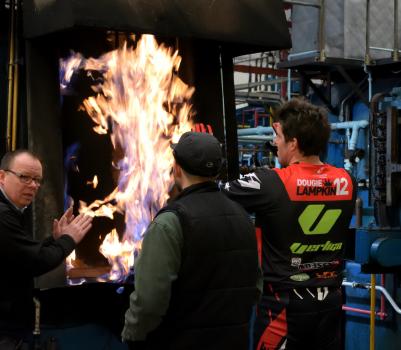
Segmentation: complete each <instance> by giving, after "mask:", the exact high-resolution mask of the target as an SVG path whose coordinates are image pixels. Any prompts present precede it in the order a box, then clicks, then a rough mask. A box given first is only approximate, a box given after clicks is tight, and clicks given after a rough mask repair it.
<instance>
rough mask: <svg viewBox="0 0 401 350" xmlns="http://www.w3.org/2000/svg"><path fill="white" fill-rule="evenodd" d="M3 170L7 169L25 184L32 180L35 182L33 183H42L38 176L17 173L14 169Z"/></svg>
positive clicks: (38, 184)
mask: <svg viewBox="0 0 401 350" xmlns="http://www.w3.org/2000/svg"><path fill="white" fill-rule="evenodd" d="M4 171H7V172H9V173H11V174H13V175H15V176H16V177H18V178H19V180H20V181H21V182H22V183H23V184H26V185H30V184H31V183H32V181H33V182H34V183H35V185H37V186H40V185H42V184H43V179H42V178H39V177H32V176H28V175H24V174H21V173H17V172H16V171H14V170H10V169H4Z"/></svg>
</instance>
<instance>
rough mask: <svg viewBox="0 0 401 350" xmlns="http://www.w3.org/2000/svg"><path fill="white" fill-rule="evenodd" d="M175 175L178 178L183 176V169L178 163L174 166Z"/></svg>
mask: <svg viewBox="0 0 401 350" xmlns="http://www.w3.org/2000/svg"><path fill="white" fill-rule="evenodd" d="M173 174H174V176H176V177H181V175H182V169H181V167H180V166H179V165H178V163H177V162H174V164H173Z"/></svg>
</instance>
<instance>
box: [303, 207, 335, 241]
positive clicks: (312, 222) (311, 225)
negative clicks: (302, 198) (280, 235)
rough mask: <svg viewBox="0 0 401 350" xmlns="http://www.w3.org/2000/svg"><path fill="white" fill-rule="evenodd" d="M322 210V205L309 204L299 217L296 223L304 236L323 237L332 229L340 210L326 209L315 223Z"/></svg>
mask: <svg viewBox="0 0 401 350" xmlns="http://www.w3.org/2000/svg"><path fill="white" fill-rule="evenodd" d="M324 208H325V205H324V204H310V205H308V206H307V207H306V208H305V209H304V211H303V212H302V214H301V215H300V216H299V218H298V223H299V225H300V226H301V228H302V231H303V233H304V234H305V235H325V234H327V233H329V231H330V230H331V229H332V227H333V226H334V224H335V223H336V221H337V220H338V218H339V217H340V215H341V212H342V210H341V209H328V210H326V211H325V212H324V214H323V216H322V217H321V219H320V220H319V221H318V222H317V223H316V221H317V219H318V217H319V216H321V214H322V212H323V209H324Z"/></svg>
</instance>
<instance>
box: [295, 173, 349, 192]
mask: <svg viewBox="0 0 401 350" xmlns="http://www.w3.org/2000/svg"><path fill="white" fill-rule="evenodd" d="M348 194H349V191H348V180H347V179H346V178H345V177H340V178H335V179H334V180H333V181H332V182H331V181H330V180H323V179H297V195H298V196H347V195H348Z"/></svg>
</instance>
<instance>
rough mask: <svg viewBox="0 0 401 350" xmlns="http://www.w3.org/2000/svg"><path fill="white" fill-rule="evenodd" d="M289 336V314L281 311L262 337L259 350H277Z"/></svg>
mask: <svg viewBox="0 0 401 350" xmlns="http://www.w3.org/2000/svg"><path fill="white" fill-rule="evenodd" d="M286 336H287V312H286V309H284V310H283V311H281V313H280V314H279V315H278V316H277V318H276V319H275V320H274V321H272V322H271V323H269V325H268V326H267V328H266V329H265V330H264V332H263V334H262V336H261V337H260V340H259V343H258V347H257V348H256V349H257V350H262V349H263V350H264V349H266V350H275V349H277V347H278V345H279V344H280V343H282V341H283V338H284V337H286Z"/></svg>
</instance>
